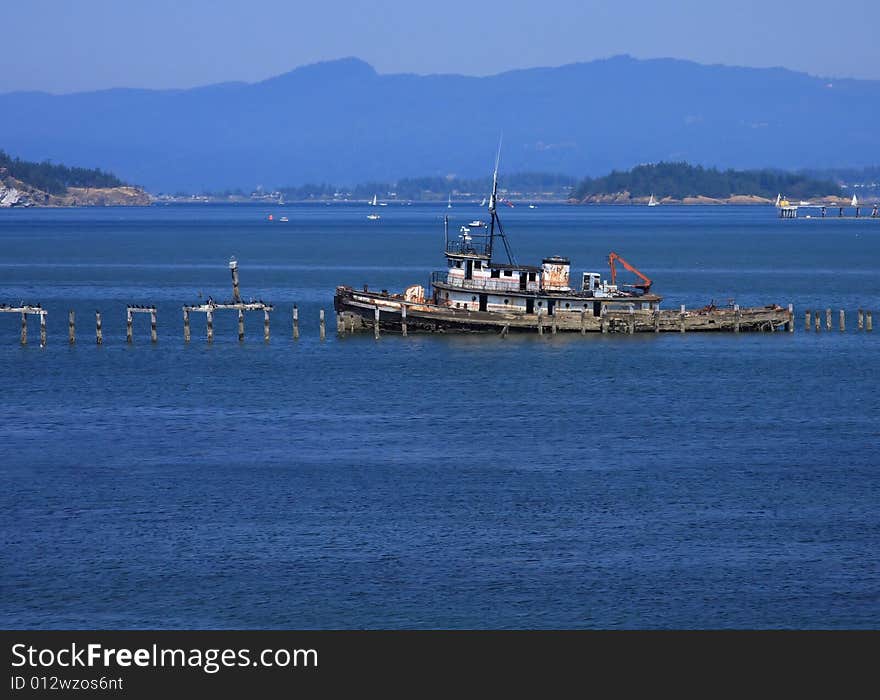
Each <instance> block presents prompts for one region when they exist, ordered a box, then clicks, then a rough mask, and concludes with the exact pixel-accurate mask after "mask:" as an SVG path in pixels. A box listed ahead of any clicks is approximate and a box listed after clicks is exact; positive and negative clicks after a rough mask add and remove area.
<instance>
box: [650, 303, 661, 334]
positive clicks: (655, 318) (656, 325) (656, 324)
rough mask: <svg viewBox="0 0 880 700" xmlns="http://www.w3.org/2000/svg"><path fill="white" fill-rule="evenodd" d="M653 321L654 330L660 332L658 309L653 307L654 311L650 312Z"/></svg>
mask: <svg viewBox="0 0 880 700" xmlns="http://www.w3.org/2000/svg"><path fill="white" fill-rule="evenodd" d="M651 316H652V317H653V322H654V332H655V333H659V332H660V309H654V313H652V314H651Z"/></svg>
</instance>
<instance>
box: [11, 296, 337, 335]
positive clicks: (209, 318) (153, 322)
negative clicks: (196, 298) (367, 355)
mask: <svg viewBox="0 0 880 700" xmlns="http://www.w3.org/2000/svg"><path fill="white" fill-rule="evenodd" d="M29 313H32V314H38V315H39V316H40V345H45V344H46V316H47V315H48V312H47V311H45V310H42V311H39V312H38V311H27V312H24V311H23V312H21V344H22V345H27V342H28V326H27V314H29ZM137 313H144V314H149V316H150V341H151V342H153V343H157V342H159V330H158V310H157V309H156V307H155V306H129V307H127V308H126V312H125V340H126V342H127V343H129V344H131V343H133V342H134V327H133V326H134V315H135V314H137ZM340 318H341V316H337V319H340ZM205 321H206V323H205V327H206V338H207V341H208V342H209V343H212V342H214V314H213V312H212V311H210V310H209V311H207V312H206V313H205ZM318 323H319V328H320V338H321V340H325V339H326V337H327V328H326V320H325V313H324V309H321V310H320V312H319V314H318ZM338 323H339V322H338ZM338 323H337V330H339V325H338ZM340 332H341V331H340ZM299 335H300V333H299V307H297V306H296V305H295V304H294V306H293V339H294V340H299ZM67 338H68V342H69V344H71V345H73V344H75V343H76V312H74V311H70V312H68V314H67ZM191 338H192V331H191V328H190V309H189V308H184V310H183V339H184V341H185V342H187V343H188V342H190V340H191ZM263 339H264V340H265V342H267V343H268V342H269V339H270V332H269V311H268V310H264V311H263ZM238 340H239V341H241V342H243V341H244V311H242V310H241V309H239V311H238ZM95 342H96V344H98V345H103V344H104V325H103V318H102V316H101V312H100V311H96V312H95Z"/></svg>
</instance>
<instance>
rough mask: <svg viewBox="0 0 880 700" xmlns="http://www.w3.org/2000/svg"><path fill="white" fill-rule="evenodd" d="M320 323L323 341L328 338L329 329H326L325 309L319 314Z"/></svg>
mask: <svg viewBox="0 0 880 700" xmlns="http://www.w3.org/2000/svg"><path fill="white" fill-rule="evenodd" d="M318 321H319V323H320V333H321V340H324V339H325V338H326V337H327V329H326V328H325V327H324V309H321V310H320V311H319V312H318Z"/></svg>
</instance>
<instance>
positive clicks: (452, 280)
mask: <svg viewBox="0 0 880 700" xmlns="http://www.w3.org/2000/svg"><path fill="white" fill-rule="evenodd" d="M438 282H439V283H441V284H448V285H450V286H452V287H460V288H462V289H476V290H479V291H485V292H522V291H527V292H539V291H540V290H541V287H540V285H539V283H538V282H537V280H536V281H534V282H527V283H526V288H525V289H522V288H521V287H520V283H519V278H518V277H490V278H488V279H486V278H480V279H469V280H466V279H464V278H463V277H449V273H448V272H446V271H440V272H432V273H431V284H434V283H438Z"/></svg>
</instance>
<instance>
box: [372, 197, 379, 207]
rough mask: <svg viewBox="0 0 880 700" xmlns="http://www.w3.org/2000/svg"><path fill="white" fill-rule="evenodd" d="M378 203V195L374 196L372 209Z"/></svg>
mask: <svg viewBox="0 0 880 700" xmlns="http://www.w3.org/2000/svg"><path fill="white" fill-rule="evenodd" d="M377 201H378V199H377V198H376V195H373V201H372V202H370V206H371V207H375V206H376V202H377Z"/></svg>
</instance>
